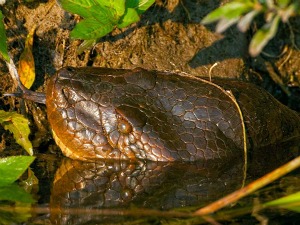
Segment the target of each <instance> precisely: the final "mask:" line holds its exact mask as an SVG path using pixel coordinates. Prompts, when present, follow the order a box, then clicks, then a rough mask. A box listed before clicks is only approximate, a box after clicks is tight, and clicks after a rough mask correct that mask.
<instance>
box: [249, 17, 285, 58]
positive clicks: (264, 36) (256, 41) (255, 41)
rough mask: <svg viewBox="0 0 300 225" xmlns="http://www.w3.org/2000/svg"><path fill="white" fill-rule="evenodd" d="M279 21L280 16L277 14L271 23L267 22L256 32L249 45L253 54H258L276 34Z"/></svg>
mask: <svg viewBox="0 0 300 225" xmlns="http://www.w3.org/2000/svg"><path fill="white" fill-rule="evenodd" d="M279 21H280V16H279V15H276V16H275V17H274V19H273V20H272V21H271V22H270V23H267V24H265V25H264V26H263V27H262V28H261V29H259V30H258V31H257V32H256V33H255V34H254V36H253V38H252V40H251V42H250V46H249V52H250V55H251V56H253V57H254V56H257V55H258V54H259V53H260V52H261V51H262V49H263V48H264V47H265V46H266V44H267V43H268V42H269V40H271V39H272V38H273V37H274V36H275V34H276V31H277V28H278V24H279Z"/></svg>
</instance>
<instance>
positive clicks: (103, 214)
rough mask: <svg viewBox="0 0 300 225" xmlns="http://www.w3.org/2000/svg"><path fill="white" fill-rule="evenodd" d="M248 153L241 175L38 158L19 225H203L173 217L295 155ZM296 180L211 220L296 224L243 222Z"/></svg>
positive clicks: (274, 214)
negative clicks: (35, 184)
mask: <svg viewBox="0 0 300 225" xmlns="http://www.w3.org/2000/svg"><path fill="white" fill-rule="evenodd" d="M254 152H255V153H251V154H249V157H248V162H249V164H248V166H247V173H246V174H245V173H244V172H243V171H244V160H243V159H232V160H231V161H230V162H228V161H227V162H223V161H216V160H214V161H204V162H197V163H158V162H142V161H141V162H127V161H97V162H88V163H83V162H79V161H74V160H70V159H66V158H63V159H61V160H59V159H57V158H54V157H53V156H48V155H38V158H37V160H36V161H35V163H34V164H33V170H34V172H35V174H36V176H37V177H38V178H39V182H40V183H39V191H38V193H37V199H38V203H37V204H36V205H35V206H33V209H32V212H31V214H30V216H29V218H28V221H29V222H25V223H24V224H201V223H208V222H207V220H209V219H207V218H206V219H202V218H190V217H187V218H185V216H186V215H187V214H181V212H184V213H189V212H193V211H195V210H196V209H198V208H201V207H203V206H205V205H207V204H208V203H210V202H213V201H215V200H217V199H219V198H221V197H223V196H225V195H227V194H229V193H231V192H233V191H235V190H237V189H239V188H241V187H242V185H243V183H244V182H246V183H248V182H251V181H252V180H254V179H256V178H258V177H260V176H262V175H264V174H266V173H267V172H269V171H271V170H273V169H275V168H276V167H278V166H279V165H281V164H283V163H284V162H286V161H288V160H290V159H292V158H294V157H296V156H297V155H299V150H298V147H297V142H296V145H294V146H293V145H291V144H290V143H289V144H283V145H280V146H272V148H270V147H269V148H265V149H260V150H256V151H254ZM298 178H299V171H296V172H294V173H292V174H290V175H288V176H286V177H284V178H282V179H280V180H278V181H276V182H274V183H272V184H271V185H269V186H267V187H266V188H264V189H263V190H260V191H258V192H256V193H254V194H252V195H251V196H249V197H246V198H245V199H243V200H240V201H239V202H238V203H237V204H235V205H231V206H229V207H227V208H225V209H224V210H223V211H221V213H218V214H216V215H213V218H214V219H216V220H220V221H221V223H222V224H223V223H225V224H231V223H232V224H233V223H235V224H253V223H255V224H259V221H258V219H259V220H260V219H261V218H267V219H268V220H269V221H271V222H272V223H269V224H293V223H294V222H296V221H298V219H299V221H300V216H298V215H297V214H296V213H292V212H288V211H284V210H283V211H282V210H264V211H262V212H259V213H258V215H259V216H258V215H254V216H253V215H251V211H252V208H253V205H254V204H255V202H256V201H260V202H266V201H270V200H273V199H276V198H279V197H282V196H283V195H286V194H287V193H288V192H292V193H293V192H296V191H299V190H300V182H299V179H298ZM290 194H291V193H290ZM170 211H171V214H168V213H169V212H170ZM222 212H223V214H222ZM13 215H14V214H12V215H11V216H13ZM260 215H262V217H260ZM298 217H299V218H298ZM294 224H296V223H294Z"/></svg>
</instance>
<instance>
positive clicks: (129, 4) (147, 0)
mask: <svg viewBox="0 0 300 225" xmlns="http://www.w3.org/2000/svg"><path fill="white" fill-rule="evenodd" d="M154 2H155V0H128V1H126V8H133V9H136V11H137V13H138V14H142V13H143V12H145V11H146V10H147V9H148V8H149V7H150V6H151V5H153V3H154Z"/></svg>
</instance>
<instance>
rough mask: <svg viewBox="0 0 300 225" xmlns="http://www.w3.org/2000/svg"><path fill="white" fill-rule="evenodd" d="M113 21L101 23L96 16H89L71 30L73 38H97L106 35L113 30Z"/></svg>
mask: <svg viewBox="0 0 300 225" xmlns="http://www.w3.org/2000/svg"><path fill="white" fill-rule="evenodd" d="M113 28H114V26H113V25H112V24H111V23H106V24H105V23H103V24H100V23H99V21H97V20H96V19H95V18H87V19H84V20H82V21H80V22H79V23H78V24H77V25H76V27H75V28H74V30H72V32H71V38H75V39H83V40H90V39H97V38H100V37H103V36H105V35H106V34H108V33H109V32H111V31H112V30H113Z"/></svg>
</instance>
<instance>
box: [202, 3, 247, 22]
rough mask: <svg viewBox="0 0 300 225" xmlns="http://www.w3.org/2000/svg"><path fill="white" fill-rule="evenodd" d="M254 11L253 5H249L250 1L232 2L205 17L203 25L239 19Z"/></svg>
mask: <svg viewBox="0 0 300 225" xmlns="http://www.w3.org/2000/svg"><path fill="white" fill-rule="evenodd" d="M252 9H253V3H249V2H248V1H245V2H230V3H227V4H226V5H224V6H221V7H219V8H217V9H215V10H214V11H212V12H211V13H209V14H208V15H207V16H205V17H204V18H203V19H202V21H201V23H202V24H208V23H212V22H215V21H217V20H219V19H222V18H226V19H237V18H239V17H240V16H242V15H243V14H244V13H246V12H248V11H250V10H252Z"/></svg>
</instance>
